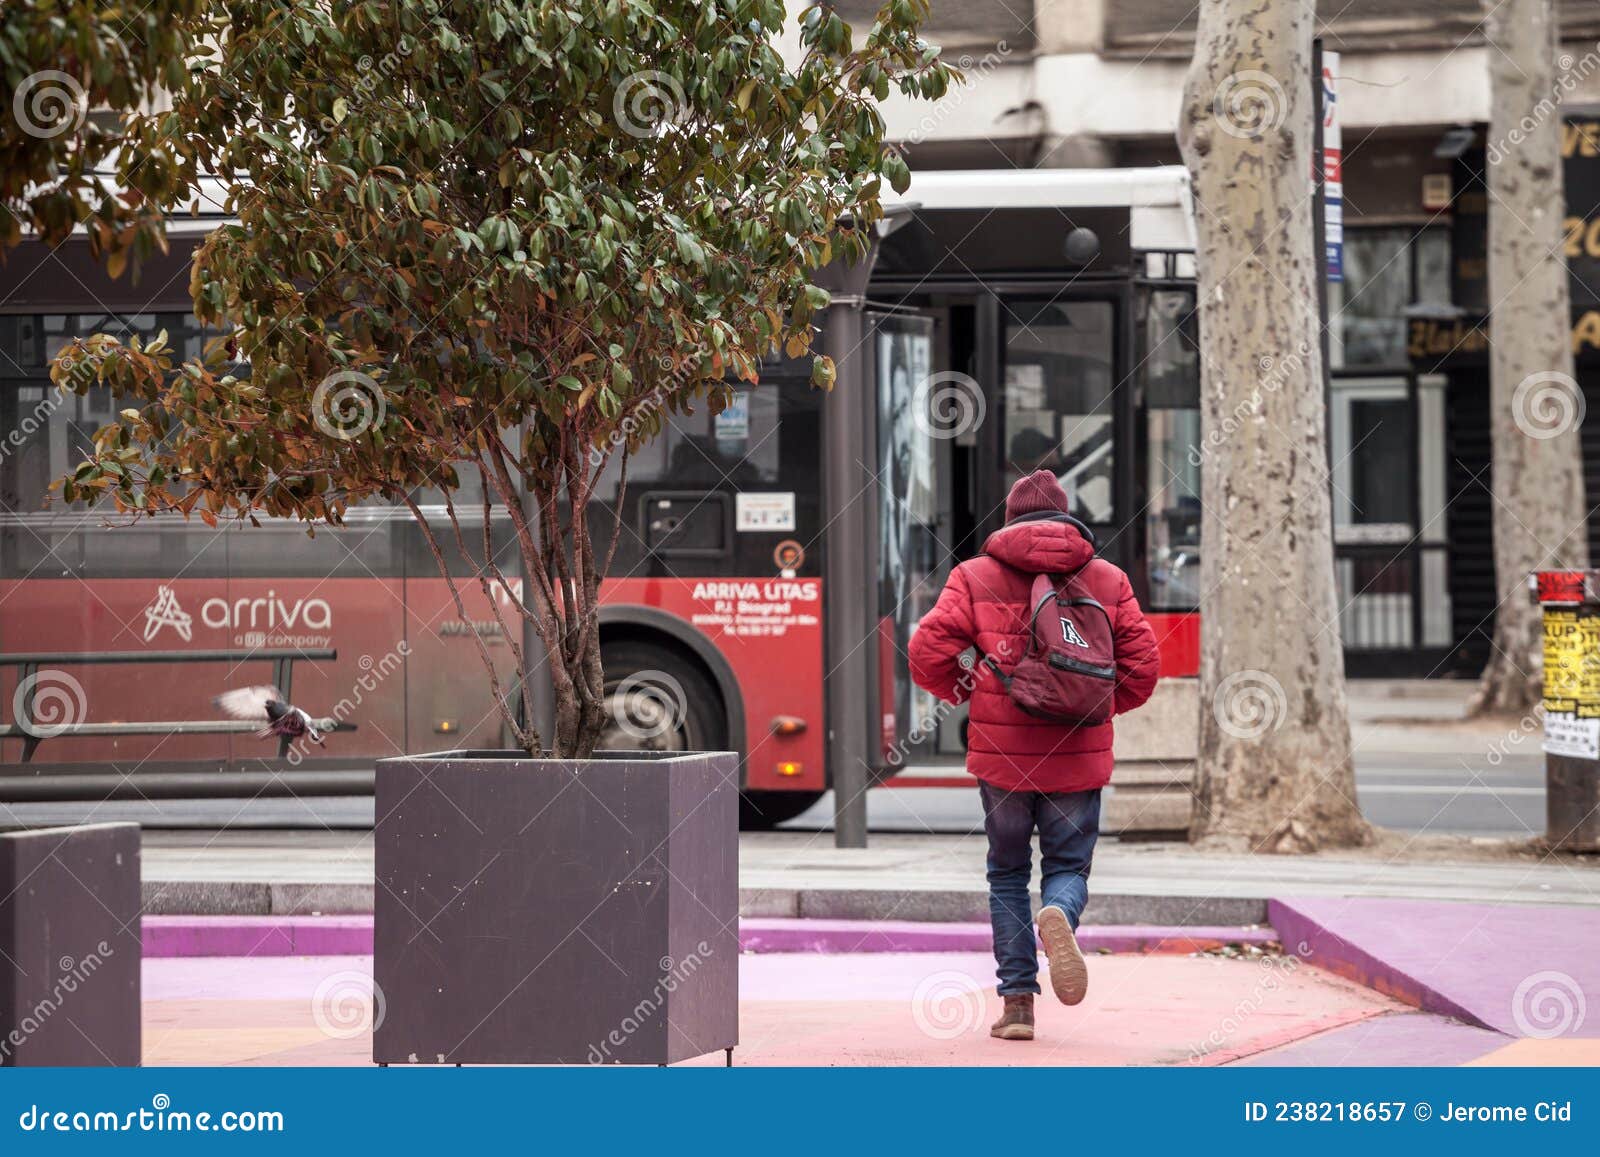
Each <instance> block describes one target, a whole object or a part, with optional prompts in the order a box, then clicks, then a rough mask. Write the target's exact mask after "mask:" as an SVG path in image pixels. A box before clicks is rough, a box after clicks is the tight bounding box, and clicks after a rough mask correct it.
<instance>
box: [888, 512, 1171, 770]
mask: <svg viewBox="0 0 1600 1157" xmlns="http://www.w3.org/2000/svg"><path fill="white" fill-rule="evenodd" d="M1093 555H1094V547H1093V546H1091V545H1090V542H1089V540H1088V539H1087V538H1086V537H1085V535H1084V532H1083V531H1082V530H1081V529H1080V527H1079V524H1078V523H1077V522H1076V521H1075V520H1072V519H1069V518H1067V517H1066V516H1064V515H1056V516H1053V517H1048V518H1040V517H1037V516H1035V517H1032V518H1029V519H1026V520H1023V521H1018V522H1013V523H1010V524H1008V525H1007V526H1005V527H1003V528H1001V529H1000V530H997V531H995V532H994V533H993V534H991V535H990V536H989V541H988V542H986V543H984V544H983V554H981V555H979V556H978V557H977V558H974V559H970V560H968V561H967V562H964V563H962V564H961V565H960V566H958V567H956V569H955V571H954V573H952V574H951V576H950V580H949V581H948V582H947V583H945V588H944V591H943V593H942V594H940V596H939V602H938V603H937V605H935V606H934V608H933V610H932V611H930V612H929V613H928V614H927V615H926V616H924V618H923V619H922V622H921V623H920V624H919V625H918V627H917V631H916V634H914V635H913V636H912V637H911V677H912V678H913V679H915V680H916V682H917V686H919V687H922V688H924V689H925V690H927V691H930V692H932V693H933V694H934V695H937V696H938V697H939V698H940V699H943V700H945V701H946V702H950V703H962V702H965V701H967V699H968V698H969V696H970V698H971V707H970V709H969V710H970V714H969V724H968V729H967V770H968V771H969V772H971V773H972V774H973V775H975V776H976V777H977V778H979V779H981V780H985V781H987V782H989V783H991V784H993V785H994V786H996V787H999V788H1004V789H1007V790H1013V791H1014V790H1027V791H1088V790H1090V789H1092V788H1097V787H1104V786H1105V785H1106V783H1107V782H1109V781H1110V779H1111V764H1112V756H1111V738H1112V725H1111V724H1110V723H1103V724H1101V725H1100V726H1098V727H1078V728H1073V727H1063V726H1062V725H1060V724H1058V723H1048V722H1046V721H1045V720H1042V719H1037V718H1035V717H1034V716H1032V715H1029V714H1027V713H1026V712H1024V711H1023V710H1022V709H1021V708H1020V707H1018V706H1017V705H1016V704H1015V703H1013V702H1012V701H1011V699H1010V697H1009V696H1007V695H1006V690H1005V687H1004V685H1003V684H1002V683H1001V682H1000V679H999V678H998V677H997V676H996V675H995V673H994V672H993V671H990V670H989V669H988V666H987V665H986V664H984V663H981V662H980V663H978V664H977V665H976V666H975V667H972V668H970V669H969V668H967V667H966V666H964V665H963V664H962V662H961V657H962V654H963V652H965V651H966V650H967V649H968V648H969V647H972V646H976V647H977V648H978V650H979V652H980V653H981V654H983V655H990V656H993V657H994V658H995V659H996V661H997V662H999V664H1000V667H1001V669H1002V670H1004V671H1005V672H1006V673H1007V674H1009V673H1010V671H1011V669H1012V667H1014V666H1015V665H1016V662H1017V660H1018V659H1019V658H1021V656H1022V654H1023V652H1024V651H1025V650H1026V648H1027V646H1028V643H1029V626H1028V614H1029V609H1030V608H1029V606H1028V599H1029V593H1030V588H1031V587H1032V585H1033V577H1034V575H1037V574H1065V573H1067V572H1069V571H1073V570H1076V569H1077V568H1078V567H1080V566H1081V567H1083V571H1082V573H1081V575H1080V578H1081V579H1082V582H1083V585H1084V586H1086V587H1087V588H1088V590H1089V592H1090V593H1091V594H1092V595H1093V596H1094V597H1095V598H1096V599H1098V600H1099V601H1100V602H1101V604H1103V605H1104V606H1105V608H1106V610H1107V611H1108V612H1110V614H1111V625H1112V627H1113V628H1114V630H1115V632H1116V650H1117V689H1116V710H1117V713H1118V714H1121V713H1122V712H1124V711H1131V710H1133V709H1134V708H1135V707H1138V706H1139V705H1140V704H1141V703H1143V702H1144V701H1145V700H1146V699H1148V698H1150V694H1151V692H1153V691H1154V690H1155V687H1156V677H1157V675H1158V674H1159V667H1160V659H1159V657H1158V655H1157V653H1156V639H1155V632H1154V631H1152V630H1151V629H1150V624H1149V623H1148V622H1146V621H1145V617H1144V612H1143V611H1141V610H1140V609H1139V602H1138V600H1137V599H1135V598H1134V597H1133V588H1132V587H1131V586H1130V585H1129V584H1128V576H1127V575H1125V574H1123V573H1122V571H1121V570H1120V569H1118V568H1117V567H1116V566H1113V565H1112V564H1111V563H1109V562H1106V561H1105V560H1104V559H1099V558H1093ZM1086 562H1087V563H1088V565H1087V566H1085V565H1084V564H1085V563H1086Z"/></svg>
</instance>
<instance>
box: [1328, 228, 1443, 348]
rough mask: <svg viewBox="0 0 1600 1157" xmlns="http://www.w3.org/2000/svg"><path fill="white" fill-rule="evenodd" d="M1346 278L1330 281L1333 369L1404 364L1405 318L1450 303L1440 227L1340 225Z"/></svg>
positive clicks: (1329, 301) (1330, 342)
mask: <svg viewBox="0 0 1600 1157" xmlns="http://www.w3.org/2000/svg"><path fill="white" fill-rule="evenodd" d="M1344 237H1345V240H1344V280H1343V281H1334V282H1329V284H1328V337H1329V357H1330V358H1331V360H1332V364H1333V367H1334V368H1335V369H1340V368H1344V367H1352V368H1354V367H1367V366H1374V367H1375V366H1382V367H1399V366H1404V365H1405V364H1406V327H1407V320H1408V317H1409V316H1410V315H1412V314H1414V313H1417V312H1419V311H1421V312H1430V311H1432V312H1437V311H1440V310H1447V309H1449V308H1450V240H1449V235H1448V233H1447V231H1446V230H1445V229H1444V228H1435V227H1423V228H1420V229H1418V228H1411V227H1403V228H1402V227H1394V228H1390V227H1384V228H1361V227H1355V228H1351V227H1348V226H1347V227H1346V229H1345V235H1344Z"/></svg>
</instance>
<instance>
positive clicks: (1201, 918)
mask: <svg viewBox="0 0 1600 1157" xmlns="http://www.w3.org/2000/svg"><path fill="white" fill-rule="evenodd" d="M1083 922H1084V923H1085V924H1159V925H1164V926H1167V927H1174V926H1176V927H1193V926H1195V925H1201V924H1211V925H1222V926H1225V927H1236V926H1239V925H1244V924H1265V923H1266V922H1267V901H1266V898H1265V897H1259V898H1257V897H1243V896H1141V895H1132V894H1129V893H1115V892H1111V893H1106V892H1102V893H1099V894H1096V892H1095V891H1094V884H1093V882H1092V881H1091V882H1090V885H1089V906H1088V907H1087V908H1085V909H1084V912H1083Z"/></svg>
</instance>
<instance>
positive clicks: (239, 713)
mask: <svg viewBox="0 0 1600 1157" xmlns="http://www.w3.org/2000/svg"><path fill="white" fill-rule="evenodd" d="M282 702H283V692H282V691H279V690H278V689H277V688H276V687H236V688H235V689H234V690H232V691H224V692H223V693H222V694H221V695H218V696H217V697H216V698H215V699H213V700H212V701H211V705H212V706H213V707H215V708H216V709H217V710H218V711H220V712H222V713H223V714H224V715H226V716H228V717H229V718H230V719H248V720H250V721H252V722H257V721H259V722H266V721H268V720H269V719H271V718H272V714H271V712H270V711H268V709H267V705H268V704H269V703H277V704H281V703H282Z"/></svg>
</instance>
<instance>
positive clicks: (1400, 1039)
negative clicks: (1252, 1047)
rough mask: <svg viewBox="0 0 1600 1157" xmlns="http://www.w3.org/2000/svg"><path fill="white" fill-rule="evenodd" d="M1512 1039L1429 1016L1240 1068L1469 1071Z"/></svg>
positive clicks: (1352, 1032)
mask: <svg viewBox="0 0 1600 1157" xmlns="http://www.w3.org/2000/svg"><path fill="white" fill-rule="evenodd" d="M1505 1043H1506V1038H1505V1037H1503V1036H1501V1035H1500V1034H1499V1033H1497V1032H1493V1031H1491V1030H1489V1029H1486V1028H1475V1027H1473V1026H1472V1025H1470V1024H1462V1023H1461V1022H1460V1021H1458V1020H1451V1019H1449V1018H1448V1017H1443V1016H1435V1015H1433V1014H1432V1013H1427V1012H1397V1013H1392V1014H1390V1015H1389V1016H1375V1017H1373V1018H1371V1019H1370V1020H1363V1021H1358V1022H1357V1023H1355V1024H1350V1025H1345V1026H1344V1027H1342V1028H1336V1029H1331V1030H1329V1031H1328V1032H1320V1033H1317V1034H1316V1035H1315V1036H1309V1037H1306V1038H1305V1039H1304V1040H1297V1041H1292V1042H1290V1043H1289V1044H1286V1045H1282V1046H1280V1047H1279V1048H1275V1049H1268V1050H1267V1051H1266V1052H1263V1053H1257V1054H1255V1055H1254V1056H1251V1057H1245V1058H1244V1059H1243V1060H1240V1061H1235V1062H1233V1063H1234V1064H1237V1065H1244V1066H1247V1067H1249V1066H1258V1067H1259V1066H1271V1065H1295V1066H1298V1065H1316V1066H1333V1067H1335V1068H1350V1067H1353V1066H1385V1065H1397V1066H1411V1065H1423V1066H1429V1065H1464V1064H1466V1063H1467V1062H1468V1061H1475V1060H1477V1059H1478V1058H1479V1057H1481V1056H1483V1055H1484V1054H1486V1053H1492V1052H1493V1051H1494V1050H1495V1049H1497V1048H1500V1047H1502V1046H1503V1045H1504V1044H1505Z"/></svg>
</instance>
